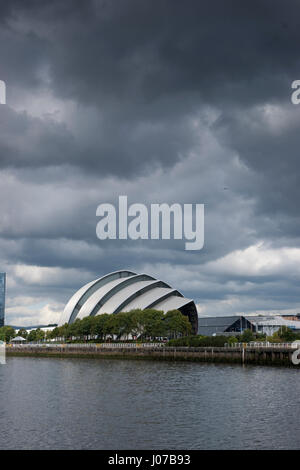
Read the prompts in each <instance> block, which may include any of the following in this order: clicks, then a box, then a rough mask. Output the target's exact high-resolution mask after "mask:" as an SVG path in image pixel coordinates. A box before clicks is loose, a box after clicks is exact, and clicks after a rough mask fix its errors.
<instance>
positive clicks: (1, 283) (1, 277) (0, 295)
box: [0, 273, 6, 327]
mask: <svg viewBox="0 0 300 470" xmlns="http://www.w3.org/2000/svg"><path fill="white" fill-rule="evenodd" d="M5 287H6V274H5V273H0V327H1V326H3V325H4V313H5Z"/></svg>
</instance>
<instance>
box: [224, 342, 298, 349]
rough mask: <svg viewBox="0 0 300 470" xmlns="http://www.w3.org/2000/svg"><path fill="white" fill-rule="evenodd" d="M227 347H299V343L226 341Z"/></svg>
mask: <svg viewBox="0 0 300 470" xmlns="http://www.w3.org/2000/svg"><path fill="white" fill-rule="evenodd" d="M224 346H225V347H227V348H282V349H297V348H299V345H297V344H294V343H270V342H268V341H266V342H255V341H251V342H250V343H225V344H224Z"/></svg>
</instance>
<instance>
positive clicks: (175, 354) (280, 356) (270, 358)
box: [6, 344, 300, 368]
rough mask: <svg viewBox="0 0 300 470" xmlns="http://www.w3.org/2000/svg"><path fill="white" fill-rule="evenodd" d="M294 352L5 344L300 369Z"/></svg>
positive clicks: (84, 354) (49, 352)
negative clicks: (294, 361) (293, 360)
mask: <svg viewBox="0 0 300 470" xmlns="http://www.w3.org/2000/svg"><path fill="white" fill-rule="evenodd" d="M293 353H294V349H291V348H280V347H259V348H257V347H256V348H254V347H253V348H251V347H246V348H242V347H239V348H232V347H218V348H217V347H198V348H191V347H167V346H160V347H158V346H155V347H151V345H147V346H143V345H130V347H129V346H128V345H118V346H116V345H109V344H105V345H102V344H76V345H75V344H74V345H73V344H60V345H48V344H45V345H29V344H27V345H22V346H21V345H18V346H17V345H14V346H11V345H7V347H6V354H7V356H34V357H61V358H63V357H78V358H89V357H90V358H100V359H101V358H103V359H104V358H110V359H141V360H157V361H164V360H166V361H190V362H216V363H235V364H258V365H259V364H260V365H280V366H288V367H293V368H299V367H300V366H299V365H298V366H296V365H294V364H293V362H292V355H293Z"/></svg>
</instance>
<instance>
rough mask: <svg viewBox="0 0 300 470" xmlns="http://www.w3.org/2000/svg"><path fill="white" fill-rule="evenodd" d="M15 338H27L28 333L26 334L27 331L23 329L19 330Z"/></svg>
mask: <svg viewBox="0 0 300 470" xmlns="http://www.w3.org/2000/svg"><path fill="white" fill-rule="evenodd" d="M17 336H22V338H25V339H26V338H27V336H28V333H27V330H25V328H21V329H20V330H19V331H18V333H17Z"/></svg>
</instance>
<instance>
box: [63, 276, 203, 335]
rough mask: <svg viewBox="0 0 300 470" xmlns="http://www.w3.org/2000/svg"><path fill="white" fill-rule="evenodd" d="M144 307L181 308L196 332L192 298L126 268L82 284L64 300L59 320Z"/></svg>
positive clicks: (196, 317)
mask: <svg viewBox="0 0 300 470" xmlns="http://www.w3.org/2000/svg"><path fill="white" fill-rule="evenodd" d="M146 308H156V309H157V310H162V311H164V312H167V311H168V310H173V309H178V310H181V309H182V313H184V314H185V315H188V317H189V319H190V321H191V323H192V326H193V331H194V332H197V328H198V316H197V310H196V306H195V304H194V302H193V300H191V299H187V298H185V297H183V295H182V294H181V293H180V292H179V291H178V290H176V289H173V288H172V287H171V286H169V284H166V283H165V282H163V281H160V280H158V279H155V278H154V277H152V276H149V275H148V274H136V273H134V272H133V271H129V270H121V271H115V272H113V273H110V274H107V275H106V276H103V277H101V278H98V279H96V280H94V281H91V282H89V283H88V284H85V285H84V286H83V287H81V288H80V289H79V290H78V291H77V292H75V294H74V295H73V296H72V297H71V298H70V300H69V301H68V303H67V304H66V307H65V309H64V311H63V313H62V316H61V319H60V322H59V324H60V325H63V324H64V323H73V322H74V321H75V320H76V319H82V318H85V317H87V316H90V315H91V316H94V315H99V314H102V313H111V314H113V313H118V312H120V311H127V312H128V311H130V310H133V309H141V310H144V309H146Z"/></svg>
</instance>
